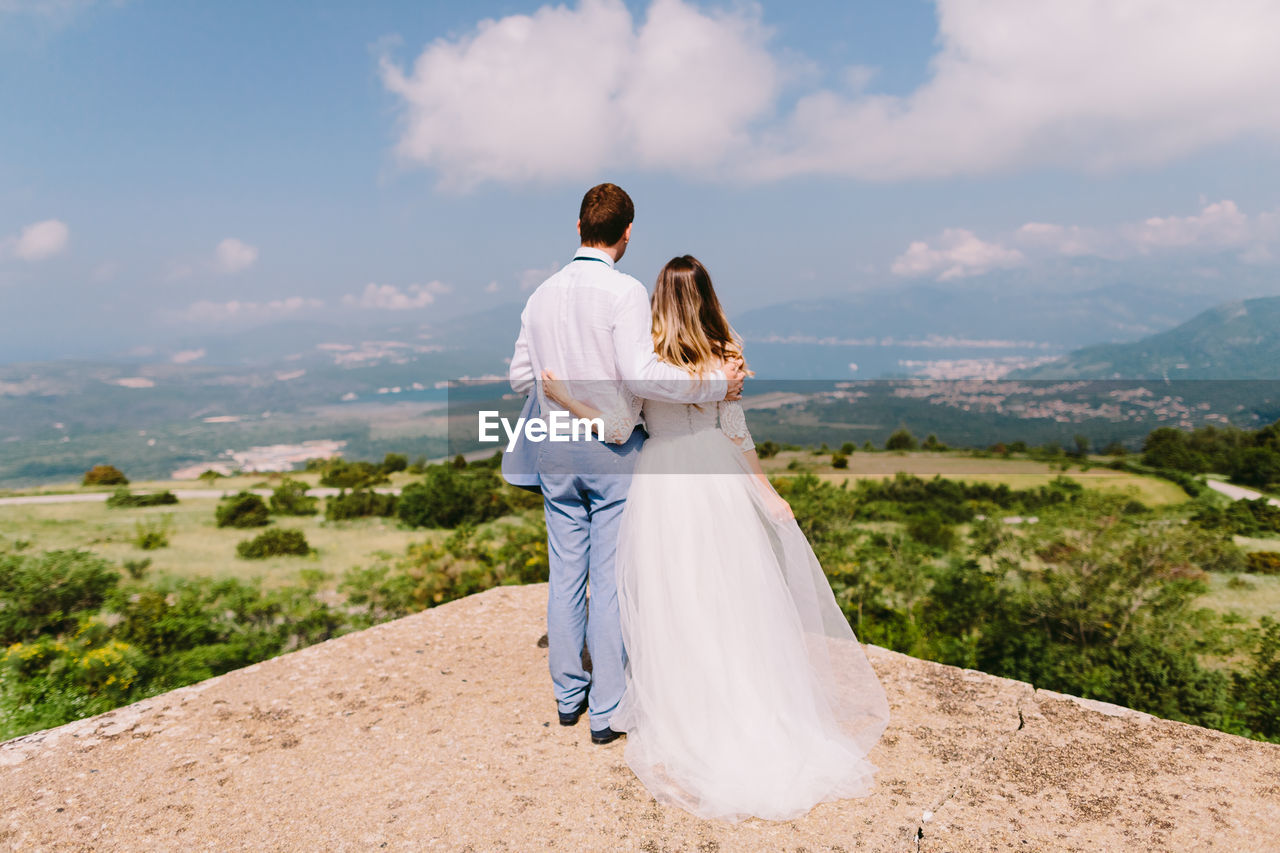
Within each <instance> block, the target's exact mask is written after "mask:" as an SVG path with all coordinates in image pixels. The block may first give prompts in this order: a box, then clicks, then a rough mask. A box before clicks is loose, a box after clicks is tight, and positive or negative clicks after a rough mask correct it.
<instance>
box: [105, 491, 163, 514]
mask: <svg viewBox="0 0 1280 853" xmlns="http://www.w3.org/2000/svg"><path fill="white" fill-rule="evenodd" d="M177 502H178V497H177V495H175V494H174V493H173V492H171V491H169V490H168V489H166V490H165V491H163V492H152V493H151V494H136V495H135V494H133V493H132V492H130V491H129V490H128V489H127V488H126V487H124V486H121V487H120V488H118V489H116V490H115V491H114V492H113V493H112V494H111V495H110V497H108V498H107V506H109V507H112V508H115V509H125V508H134V507H142V506H168V505H170V504H176V503H177Z"/></svg>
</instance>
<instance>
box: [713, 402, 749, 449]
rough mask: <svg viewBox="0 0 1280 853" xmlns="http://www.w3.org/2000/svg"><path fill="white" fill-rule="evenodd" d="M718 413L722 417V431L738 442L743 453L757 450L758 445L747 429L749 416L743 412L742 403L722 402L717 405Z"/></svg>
mask: <svg viewBox="0 0 1280 853" xmlns="http://www.w3.org/2000/svg"><path fill="white" fill-rule="evenodd" d="M716 413H717V414H718V415H719V416H720V431H721V432H722V433H724V434H725V435H727V436H729V438H732V439H733V440H734V441H735V442H737V444H738V446H739V447H741V448H742V452H743V453H746V452H747V451H748V450H755V447H756V443H755V442H754V441H752V440H751V431H750V430H748V429H747V415H746V412H744V411H743V410H742V403H740V402H738V401H737V400H733V401H725V400H722V401H720V402H719V403H717V404H716Z"/></svg>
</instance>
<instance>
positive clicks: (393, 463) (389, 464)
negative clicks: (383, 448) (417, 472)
mask: <svg viewBox="0 0 1280 853" xmlns="http://www.w3.org/2000/svg"><path fill="white" fill-rule="evenodd" d="M408 467H409V457H408V456H405V455H404V454H403V453H388V454H387V455H386V456H385V457H383V459H382V470H383V472H384V473H387V474H394V473H396V472H397V471H404V470H405V469H407V468H408Z"/></svg>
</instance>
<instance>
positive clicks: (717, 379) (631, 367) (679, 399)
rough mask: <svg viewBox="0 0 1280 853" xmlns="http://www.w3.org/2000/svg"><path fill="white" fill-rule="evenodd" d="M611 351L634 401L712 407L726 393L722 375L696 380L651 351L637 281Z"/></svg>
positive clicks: (645, 303) (621, 310)
mask: <svg viewBox="0 0 1280 853" xmlns="http://www.w3.org/2000/svg"><path fill="white" fill-rule="evenodd" d="M613 350H614V356H615V358H616V359H617V362H618V370H619V372H620V373H621V374H622V381H623V383H624V384H625V385H626V386H627V388H628V389H629V390H630V391H631V393H633V394H635V395H636V396H637V397H643V398H647V399H650V400H662V401H664V402H667V403H711V402H714V401H716V400H723V399H724V395H725V394H726V393H727V391H728V381H727V380H726V379H725V376H724V372H723V371H720V370H716V371H714V372H712V373H710V374H708V375H706V376H704V377H702V378H701V379H696V378H694V377H691V376H689V374H688V373H687V372H685V371H684V370H683V369H681V368H679V367H676V366H675V365H672V364H667V363H665V362H663V361H662V360H660V359H659V358H658V354H657V353H655V352H654V351H653V327H652V315H651V314H650V309H649V297H648V293H647V292H646V291H645V289H644V285H642V284H640V282H638V281H637V282H635V286H633V287H629V288H627V292H626V294H625V295H624V296H623V297H622V300H621V302H620V303H619V305H618V310H617V313H616V314H615V316H614V325H613ZM514 365H515V362H514V360H513V362H512V366H513V367H514Z"/></svg>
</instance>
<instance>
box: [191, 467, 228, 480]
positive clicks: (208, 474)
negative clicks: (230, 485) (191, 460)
mask: <svg viewBox="0 0 1280 853" xmlns="http://www.w3.org/2000/svg"><path fill="white" fill-rule="evenodd" d="M222 476H224V475H223V474H222V472H221V471H215V470H213V469H212V468H206V469H204V470H203V471H201V472H200V476H199V477H196V479H197V480H204V481H205V482H206V483H212V482H213V481H214V480H217V479H218V478H219V477H222Z"/></svg>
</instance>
